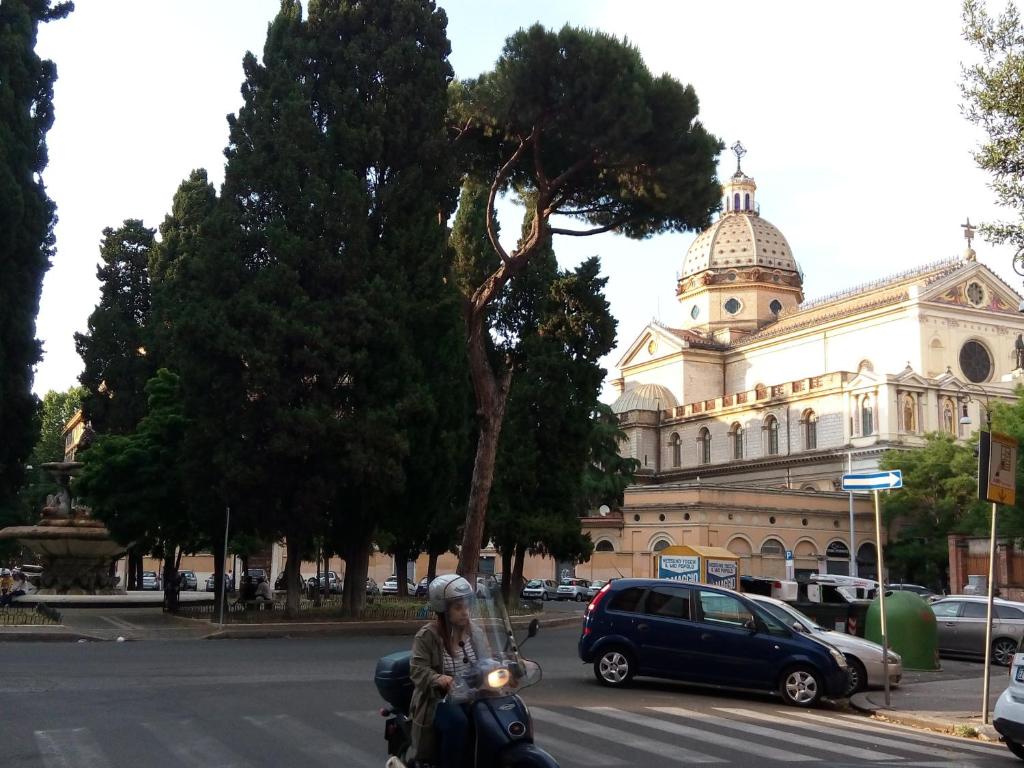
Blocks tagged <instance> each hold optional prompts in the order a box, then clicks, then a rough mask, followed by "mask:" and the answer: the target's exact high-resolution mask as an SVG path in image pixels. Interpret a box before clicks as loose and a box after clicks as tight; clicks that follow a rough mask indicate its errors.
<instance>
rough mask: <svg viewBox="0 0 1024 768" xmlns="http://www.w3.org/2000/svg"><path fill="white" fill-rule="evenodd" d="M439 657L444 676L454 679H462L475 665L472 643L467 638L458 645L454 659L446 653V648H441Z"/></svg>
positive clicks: (474, 650)
mask: <svg viewBox="0 0 1024 768" xmlns="http://www.w3.org/2000/svg"><path fill="white" fill-rule="evenodd" d="M441 657H442V664H443V671H444V674H446V675H449V676H450V677H454V678H456V679H457V678H460V677H462V676H463V675H464V674H466V673H467V672H469V671H470V670H471V669H472V668H473V667H474V666H475V665H476V649H474V648H473V643H472V641H471V640H470V639H469V637H468V636H467V637H466V639H465V640H464V641H463V642H461V643H459V647H458V649H457V650H456V651H455V656H454V657H453V656H451V655H450V654H449V653H448V649H447V648H442V650H441Z"/></svg>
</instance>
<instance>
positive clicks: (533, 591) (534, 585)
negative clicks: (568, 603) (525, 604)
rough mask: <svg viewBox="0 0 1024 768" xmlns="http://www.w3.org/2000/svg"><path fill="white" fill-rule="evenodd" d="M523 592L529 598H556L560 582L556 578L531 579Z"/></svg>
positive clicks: (523, 595)
mask: <svg viewBox="0 0 1024 768" xmlns="http://www.w3.org/2000/svg"><path fill="white" fill-rule="evenodd" d="M521 594H522V597H524V598H526V599H527V600H555V599H556V598H557V597H558V583H557V582H556V581H555V580H554V579H530V580H529V581H528V582H526V586H525V587H523V591H522V593H521Z"/></svg>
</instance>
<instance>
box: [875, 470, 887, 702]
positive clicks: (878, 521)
mask: <svg viewBox="0 0 1024 768" xmlns="http://www.w3.org/2000/svg"><path fill="white" fill-rule="evenodd" d="M874 493H875V552H876V553H877V555H876V557H875V562H876V564H877V565H878V610H879V611H880V612H881V616H882V676H883V677H884V678H885V706H886V707H888V706H889V704H890V702H889V632H888V629H887V627H886V621H885V576H884V574H885V570H884V568H885V562H884V558H883V557H882V512H881V507H880V505H879V503H878V489H877V488H876V489H875V491H874Z"/></svg>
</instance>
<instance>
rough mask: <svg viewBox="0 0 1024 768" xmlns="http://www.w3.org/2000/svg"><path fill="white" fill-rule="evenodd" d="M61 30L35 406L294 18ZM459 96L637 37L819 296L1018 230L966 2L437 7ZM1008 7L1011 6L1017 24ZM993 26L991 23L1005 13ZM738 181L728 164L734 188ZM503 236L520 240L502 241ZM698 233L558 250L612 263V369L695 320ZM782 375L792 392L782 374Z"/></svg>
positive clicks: (996, 259)
mask: <svg viewBox="0 0 1024 768" xmlns="http://www.w3.org/2000/svg"><path fill="white" fill-rule="evenodd" d="M75 5H76V10H75V12H74V13H72V14H71V16H69V17H68V18H67V19H65V20H63V21H59V22H54V23H51V24H48V25H45V26H44V27H43V28H42V29H41V31H40V35H39V45H38V51H39V53H40V55H42V56H43V57H46V58H50V59H52V60H53V61H54V62H55V63H56V64H57V71H58V80H57V83H56V88H55V96H54V101H55V107H56V123H55V125H54V127H53V129H52V130H51V131H50V134H49V137H48V144H49V150H50V165H49V167H48V169H47V170H46V172H45V174H44V179H45V181H46V184H47V186H48V189H49V194H50V196H51V197H52V198H53V199H54V200H55V201H56V203H57V210H58V215H59V217H60V221H59V223H58V225H57V230H56V234H57V255H56V258H55V260H54V264H53V267H52V268H51V269H50V271H49V273H48V274H47V276H46V281H45V283H44V286H43V299H42V307H41V311H40V315H39V322H38V334H39V337H40V338H41V339H42V340H43V343H44V346H45V358H44V360H43V362H42V363H41V364H40V365H39V367H38V370H37V373H36V384H35V389H36V392H37V393H39V394H42V393H44V392H46V391H47V390H49V389H57V390H63V389H66V388H68V387H70V386H72V385H74V384H75V383H77V377H78V374H79V372H80V371H81V361H80V360H79V358H78V356H77V354H76V353H75V349H74V341H73V338H72V335H73V334H74V332H75V331H80V330H84V329H85V327H86V322H87V319H88V316H89V314H90V312H91V311H92V310H93V307H94V306H95V304H96V301H97V300H98V297H99V287H98V283H97V280H96V276H95V275H96V267H97V264H98V261H99V255H98V254H99V240H100V237H101V232H102V230H103V228H104V227H108V226H109V227H116V226H118V225H119V224H120V223H121V222H122V221H123V220H124V219H127V218H141V219H143V221H145V223H146V225H147V226H150V227H156V226H158V225H159V223H160V222H161V221H162V220H163V217H164V215H165V214H166V212H167V211H168V210H169V208H170V203H171V197H172V195H173V194H174V191H175V189H176V188H177V186H178V184H179V183H180V181H181V180H182V179H184V178H185V177H186V176H187V175H188V174H189V172H190V171H191V170H192V169H193V168H199V167H204V168H206V169H207V170H208V171H209V173H210V177H211V180H212V181H213V182H214V183H215V184H217V185H219V184H220V182H221V180H222V178H223V166H224V158H223V154H222V150H223V148H224V145H225V144H226V140H227V125H226V121H225V116H226V115H227V114H228V113H231V112H235V111H236V110H237V109H238V108H239V106H240V105H241V96H240V95H239V86H240V84H241V81H242V70H241V61H242V56H243V54H244V53H245V51H246V50H252V51H254V52H256V53H257V54H259V53H261V52H262V49H263V42H264V38H265V34H266V28H267V23H268V21H269V20H270V19H271V18H272V16H273V15H274V13H275V12H276V10H277V8H278V7H279V3H278V0H75ZM440 5H441V6H442V7H444V9H445V10H446V12H447V14H448V18H449V27H448V33H449V37H450V39H451V41H452V56H451V62H452V65H453V67H454V69H455V72H456V76H457V77H470V76H473V75H476V74H478V73H480V72H481V71H484V70H486V69H489V68H490V66H491V65H492V64H493V63H494V60H495V59H496V58H497V56H498V54H499V52H500V50H501V45H502V43H503V41H504V39H505V37H506V36H507V35H508V34H510V33H511V32H514V31H515V30H516V29H518V28H520V27H522V26H526V25H529V24H531V23H533V22H536V21H540V22H541V23H543V24H545V25H547V26H552V27H558V26H561V25H562V24H564V23H569V24H573V25H577V26H584V27H589V28H597V29H602V30H604V31H607V32H610V33H613V34H616V35H618V36H620V37H623V36H624V37H626V38H628V39H629V41H631V42H632V43H633V44H635V45H636V46H637V47H638V48H639V49H640V51H641V53H642V54H643V56H644V58H645V60H646V62H647V64H648V66H649V67H650V68H651V69H652V70H653V71H654V72H655V73H660V72H669V73H671V74H672V75H673V76H675V77H676V78H678V79H679V80H681V81H682V82H684V83H690V84H692V85H693V86H694V87H695V88H696V91H697V94H698V96H699V98H700V102H701V120H702V121H703V122H704V124H705V125H706V126H707V127H708V128H709V129H710V130H711V131H712V132H713V133H715V134H716V135H718V136H719V137H721V138H722V139H723V140H725V142H726V143H727V144H729V145H731V144H732V143H733V142H735V141H736V140H737V139H740V140H742V142H743V144H744V145H745V146H746V148H747V150H748V154H747V156H746V157H745V158H744V161H743V169H744V171H745V172H746V173H747V174H748V175H751V176H753V177H754V178H755V179H756V181H757V185H758V192H757V194H758V201H759V203H760V207H761V214H762V216H763V217H764V218H766V219H767V220H769V221H770V222H772V223H773V224H775V225H776V226H777V227H779V229H781V230H782V232H783V234H785V236H786V238H787V239H788V240H789V243H790V245H791V246H792V249H793V253H794V255H795V256H796V258H797V260H798V262H799V263H800V265H801V266H802V268H803V270H804V274H805V284H804V288H805V294H806V296H807V298H815V297H817V296H821V295H824V294H828V293H832V292H833V291H837V290H841V289H843V288H847V287H851V286H854V285H857V284H860V283H863V282H867V281H870V280H874V279H877V278H880V277H883V276H885V275H887V274H891V273H894V272H900V271H903V270H905V269H910V268H912V267H914V266H917V265H920V264H925V263H928V262H931V261H935V260H938V259H943V258H948V257H951V256H957V255H960V254H962V253H963V250H964V247H965V243H964V239H963V232H962V230H961V228H960V224H962V223H963V222H964V219H965V217H968V216H969V217H970V218H971V221H972V222H977V221H979V220H986V219H993V218H999V217H1000V216H1004V217H1005V214H1002V213H1001V212H1000V211H999V210H998V209H997V208H996V206H995V204H994V199H993V195H992V193H991V191H990V190H989V189H988V187H987V183H988V177H987V176H986V175H985V174H983V173H982V172H981V171H980V170H978V169H977V168H976V166H975V164H974V162H973V160H972V158H971V152H972V150H973V149H974V147H975V146H976V145H977V143H978V141H979V139H980V137H979V135H978V134H977V132H976V131H975V129H974V128H973V127H972V126H970V125H968V124H967V122H966V121H965V120H964V119H963V118H962V116H961V112H960V103H961V97H960V92H959V83H960V79H961V66H962V64H963V63H964V62H966V61H970V60H971V59H973V51H972V50H971V49H970V48H969V47H968V46H967V45H966V43H964V42H963V40H962V38H961V20H960V4H959V2H958V1H957V0H900V2H891V1H890V2H876V1H874V0H868V1H866V2H859V3H842V4H840V3H832V2H820V0H812V1H808V2H796V1H791V2H785V3H781V2H772V3H766V2H763V1H762V2H746V1H745V0H731V1H730V2H728V3H726V2H721V1H720V0H700V1H699V2H698V1H697V0H685V1H679V2H653V1H651V2H648V1H646V0H629V2H624V1H623V0H618V1H617V2H616V1H612V0H609V1H608V2H598V1H597V0H587V1H586V2H584V1H582V0H580V1H577V0H560V1H559V2H554V1H552V0H547V1H545V2H532V1H530V0H519V1H518V2H485V1H484V0H450V1H448V2H441V3H440ZM1001 6H1002V2H1001V0H1000V5H999V6H998V7H1001ZM998 7H996V6H993V9H994V10H998ZM734 170H735V159H734V157H733V156H732V154H731V153H729V152H728V151H727V152H726V153H724V154H723V156H722V162H721V164H720V167H719V177H720V178H723V179H724V178H727V177H728V176H729V175H731V174H732V172H733V171H734ZM503 229H504V231H505V232H515V231H518V229H519V226H518V223H515V222H511V221H505V222H503ZM694 236H695V235H694V234H692V233H689V234H675V235H665V236H661V237H656V238H652V239H650V240H646V241H641V242H636V241H630V240H626V239H625V238H622V237H618V236H615V235H612V234H606V235H601V236H597V237H590V238H561V239H559V240H556V243H555V247H556V251H557V252H558V256H559V261H560V262H561V263H562V264H563V266H572V265H574V264H575V263H578V262H579V260H580V259H582V258H584V257H587V256H590V255H595V254H596V255H599V256H600V257H601V260H602V264H603V268H604V273H605V274H606V275H607V276H608V277H609V282H608V287H607V294H608V297H609V300H610V302H611V306H612V311H613V313H614V315H615V316H616V318H618V320H619V339H618V340H619V347H618V349H617V350H615V351H614V352H613V353H612V354H611V355H609V357H608V358H607V359H606V360H605V366H606V368H608V369H609V372H610V373H611V374H612V375H615V371H614V365H615V363H616V362H617V361H618V359H619V357H620V356H621V354H622V352H623V350H624V349H625V348H626V347H627V346H628V345H629V344H630V343H631V342H632V341H633V340H634V339H635V337H636V335H637V334H638V333H639V332H640V331H641V329H642V328H643V327H644V325H645V324H646V323H647V322H648V321H650V320H651V318H652V317H656V316H657V317H660V319H661V320H662V322H664V323H665V324H667V325H674V324H677V323H678V322H679V318H680V317H681V310H680V309H679V307H678V305H677V303H676V301H675V297H674V290H675V281H676V275H677V272H678V270H679V269H680V268H681V265H682V260H683V256H684V255H685V253H686V249H687V247H688V246H689V244H690V243H691V242H692V241H693V238H694ZM975 248H976V250H977V251H978V257H979V260H980V261H982V262H983V263H985V264H987V265H988V266H990V267H991V268H992V269H994V270H995V271H996V272H997V273H998V274H999V275H1000V276H1002V277H1003V279H1004V280H1006V281H1007V282H1008V283H1009V284H1010V285H1012V286H1013V287H1014V289H1016V290H1018V292H1020V290H1021V278H1020V277H1018V276H1016V275H1015V274H1014V273H1013V271H1012V269H1011V267H1010V256H1011V253H1010V252H1009V251H1008V250H1007V249H1005V248H1003V249H997V248H994V247H992V246H990V245H988V244H987V243H984V242H981V243H979V242H978V241H976V242H975ZM780 375H781V374H780Z"/></svg>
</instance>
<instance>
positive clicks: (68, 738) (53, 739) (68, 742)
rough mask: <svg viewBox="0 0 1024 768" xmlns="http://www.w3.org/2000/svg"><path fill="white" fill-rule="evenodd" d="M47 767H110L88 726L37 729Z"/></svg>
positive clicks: (40, 749)
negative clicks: (52, 729)
mask: <svg viewBox="0 0 1024 768" xmlns="http://www.w3.org/2000/svg"><path fill="white" fill-rule="evenodd" d="M34 733H35V737H36V746H38V747H39V754H40V756H41V757H42V758H43V765H45V766H46V768H110V763H109V762H108V761H107V758H106V757H104V756H103V751H102V750H101V749H100V745H99V744H97V743H96V739H94V738H93V737H92V734H91V733H90V732H89V729H88V728H65V729H62V730H54V731H35V732H34Z"/></svg>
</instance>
